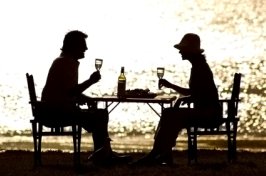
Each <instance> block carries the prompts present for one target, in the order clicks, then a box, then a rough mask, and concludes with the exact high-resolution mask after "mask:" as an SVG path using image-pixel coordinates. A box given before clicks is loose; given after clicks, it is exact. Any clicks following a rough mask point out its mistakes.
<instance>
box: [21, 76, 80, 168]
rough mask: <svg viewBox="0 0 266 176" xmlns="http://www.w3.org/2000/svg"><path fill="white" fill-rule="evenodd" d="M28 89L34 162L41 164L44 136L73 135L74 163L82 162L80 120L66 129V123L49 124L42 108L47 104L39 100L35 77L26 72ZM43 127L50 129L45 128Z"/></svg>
mask: <svg viewBox="0 0 266 176" xmlns="http://www.w3.org/2000/svg"><path fill="white" fill-rule="evenodd" d="M26 78H27V83H28V90H29V96H30V102H29V103H30V104H31V109H32V115H33V117H34V119H32V120H30V123H31V124H32V135H33V142H34V164H35V166H36V165H41V164H42V161H41V148H42V137H43V136H68V135H69V136H72V137H73V145H74V154H73V156H74V158H73V160H74V165H75V166H76V165H79V164H80V142H81V126H80V125H79V124H78V122H75V123H73V124H72V125H70V126H71V129H68V130H66V129H65V127H67V126H69V125H66V124H65V123H63V122H62V123H60V122H59V123H58V122H57V124H56V125H54V126H51V125H47V124H46V121H45V117H44V116H43V114H42V112H43V111H42V108H43V106H44V105H45V103H44V102H41V101H39V100H37V96H36V91H35V85H34V79H33V76H32V75H29V74H28V73H27V74H26ZM43 127H45V128H48V129H49V130H43Z"/></svg>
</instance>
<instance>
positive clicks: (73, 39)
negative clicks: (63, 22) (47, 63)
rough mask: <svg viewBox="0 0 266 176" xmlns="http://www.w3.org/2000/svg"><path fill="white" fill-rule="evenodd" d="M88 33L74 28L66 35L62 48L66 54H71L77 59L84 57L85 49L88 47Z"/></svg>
mask: <svg viewBox="0 0 266 176" xmlns="http://www.w3.org/2000/svg"><path fill="white" fill-rule="evenodd" d="M87 37H88V35H87V34H85V33H83V32H81V31H78V30H74V31H70V32H68V33H67V34H66V35H65V38H64V41H63V47H62V48H61V50H62V51H63V53H65V54H69V55H71V56H73V57H75V58H77V59H81V58H84V57H85V55H84V53H85V51H86V50H87V49H88V48H87V45H86V38H87Z"/></svg>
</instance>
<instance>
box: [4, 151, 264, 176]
mask: <svg viewBox="0 0 266 176" xmlns="http://www.w3.org/2000/svg"><path fill="white" fill-rule="evenodd" d="M130 154H131V155H132V157H133V158H134V159H138V158H140V157H142V156H143V155H144V153H130ZM88 155H89V153H85V152H82V154H81V162H82V167H81V168H79V169H75V168H74V167H73V160H72V159H73V158H72V156H73V155H72V153H63V152H61V151H48V152H43V154H42V156H43V166H41V167H37V168H35V167H34V165H33V153H32V152H29V151H5V152H2V153H0V168H1V169H0V176H13V175H14V176H26V175H45V176H46V175H47V176H53V175H56V176H61V175H64V176H68V175H70V176H71V175H90V176H94V175H99V176H100V175H101V176H105V175H106V176H120V175H123V176H124V175H125V176H128V175H134V176H138V175H140V176H141V175H145V176H152V175H158V176H165V175H186V176H187V175H195V176H196V175H197V176H209V175H215V176H220V175H221V176H227V175H232V176H255V175H258V176H264V175H266V152H259V153H254V152H244V151H242V152H238V160H237V162H235V163H228V162H227V158H226V151H217V150H200V151H199V153H198V155H199V160H198V164H192V165H188V164H187V155H186V151H175V152H174V160H175V163H176V165H174V166H173V167H168V166H152V167H151V166H149V167H148V166H145V167H144V166H138V167H132V166H129V165H127V164H119V165H114V166H109V167H99V166H95V165H93V164H92V163H90V162H87V161H86V158H87V156H88Z"/></svg>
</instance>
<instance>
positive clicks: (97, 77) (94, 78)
mask: <svg viewBox="0 0 266 176" xmlns="http://www.w3.org/2000/svg"><path fill="white" fill-rule="evenodd" d="M100 79H101V74H100V72H99V71H95V72H93V73H92V74H91V76H90V81H91V83H93V84H94V83H97V82H98V81H99V80H100Z"/></svg>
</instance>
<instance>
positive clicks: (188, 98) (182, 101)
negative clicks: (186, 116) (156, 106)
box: [178, 96, 192, 105]
mask: <svg viewBox="0 0 266 176" xmlns="http://www.w3.org/2000/svg"><path fill="white" fill-rule="evenodd" d="M178 101H179V102H180V104H181V105H189V104H190V103H191V102H192V98H191V96H185V97H180V98H179V99H178Z"/></svg>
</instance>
